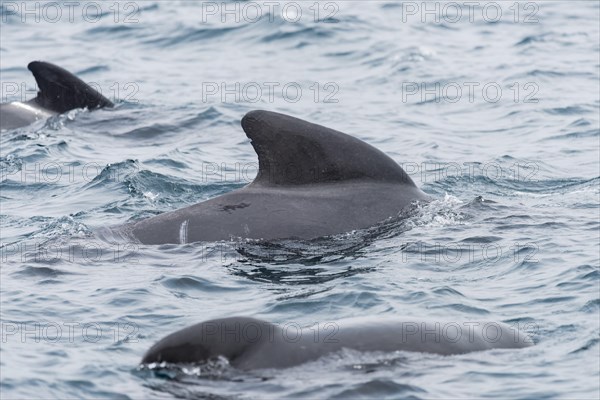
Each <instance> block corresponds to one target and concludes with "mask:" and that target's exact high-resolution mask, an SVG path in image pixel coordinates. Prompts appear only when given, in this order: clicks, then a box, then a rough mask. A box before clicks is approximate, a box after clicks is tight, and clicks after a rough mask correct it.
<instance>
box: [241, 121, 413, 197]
mask: <svg viewBox="0 0 600 400" xmlns="http://www.w3.org/2000/svg"><path fill="white" fill-rule="evenodd" d="M242 128H243V129H244V132H246V135H247V136H248V138H250V139H251V140H252V146H253V147H254V150H255V151H256V153H257V154H258V164H259V171H258V175H257V177H256V179H255V180H254V182H252V185H261V186H276V185H305V184H314V183H329V182H338V181H347V180H357V179H360V180H370V181H376V182H388V183H399V184H408V185H411V186H415V184H414V182H413V181H412V180H411V179H410V177H409V176H408V175H407V174H406V172H404V170H402V168H401V167H400V166H399V165H398V164H397V163H396V162H395V161H394V160H392V159H391V158H390V157H388V156H387V155H385V154H384V153H383V152H381V151H380V150H378V149H376V148H375V147H373V146H371V145H369V144H367V143H365V142H363V141H361V140H359V139H357V138H354V137H352V136H350V135H347V134H345V133H342V132H338V131H336V130H334V129H330V128H326V127H324V126H321V125H317V124H313V123H310V122H307V121H304V120H301V119H298V118H294V117H291V116H288V115H284V114H279V113H275V112H270V111H262V110H257V111H251V112H249V113H247V114H246V115H245V116H244V118H243V119H242Z"/></svg>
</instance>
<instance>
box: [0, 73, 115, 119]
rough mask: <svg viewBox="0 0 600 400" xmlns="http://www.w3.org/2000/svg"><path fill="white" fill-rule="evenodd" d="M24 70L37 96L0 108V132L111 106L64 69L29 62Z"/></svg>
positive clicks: (6, 104)
mask: <svg viewBox="0 0 600 400" xmlns="http://www.w3.org/2000/svg"><path fill="white" fill-rule="evenodd" d="M27 68H28V69H29V70H30V71H31V72H32V74H33V76H34V78H35V80H36V83H37V85H38V88H39V92H38V94H37V96H36V97H35V98H34V99H32V100H29V101H27V102H23V103H21V102H13V103H2V104H0V129H3V130H4V129H16V128H21V127H24V126H27V125H29V124H31V123H33V122H35V121H37V120H39V119H45V118H48V117H51V116H52V115H56V114H62V113H64V112H67V111H69V110H73V109H76V108H88V109H89V110H93V109H96V108H102V107H112V106H113V103H112V102H111V101H110V100H108V99H107V98H106V97H104V96H102V95H101V94H100V93H98V91H96V90H95V89H94V88H92V87H91V86H89V85H88V84H87V83H85V82H83V81H82V80H81V79H79V78H78V77H76V76H75V75H73V74H72V73H70V72H69V71H67V70H65V69H64V68H61V67H59V66H57V65H54V64H51V63H48V62H44V61H32V62H30V63H29V65H28V66H27Z"/></svg>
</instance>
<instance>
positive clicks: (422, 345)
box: [142, 317, 533, 370]
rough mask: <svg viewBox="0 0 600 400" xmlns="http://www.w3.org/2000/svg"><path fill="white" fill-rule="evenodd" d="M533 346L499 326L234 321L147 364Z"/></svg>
mask: <svg viewBox="0 0 600 400" xmlns="http://www.w3.org/2000/svg"><path fill="white" fill-rule="evenodd" d="M457 326H458V327H460V334H458V332H459V330H458V329H457V328H456V327H457ZM436 332H437V334H436ZM532 344H533V342H532V341H531V340H530V339H529V338H528V337H527V336H525V335H524V334H523V333H521V332H519V331H518V330H514V329H512V328H511V327H509V326H508V325H505V324H502V323H497V322H478V323H476V322H463V323H457V322H439V321H437V322H434V321H425V320H420V319H417V318H412V317H406V318H399V317H395V318H391V319H390V318H386V319H384V318H381V317H369V318H358V319H349V320H340V321H337V322H330V323H325V324H320V325H319V326H318V327H315V326H313V327H309V328H303V329H301V330H298V325H297V324H294V325H288V326H287V327H285V326H284V328H281V327H279V326H277V325H274V324H271V323H269V322H266V321H261V320H258V319H254V318H247V317H231V318H223V319H215V320H211V321H206V322H202V323H199V324H196V325H193V326H190V327H188V328H185V329H182V330H180V331H177V332H175V333H172V334H170V335H168V336H166V337H165V338H163V339H162V340H160V341H159V342H157V343H156V344H155V345H154V346H152V347H151V348H150V349H149V350H148V352H147V353H146V354H145V355H144V357H143V359H142V364H150V363H162V362H167V363H173V364H176V363H202V362H206V361H209V360H211V359H214V358H216V357H219V356H222V357H225V358H227V360H228V361H229V363H230V365H232V366H233V367H235V368H238V369H241V370H252V369H261V368H287V367H293V366H296V365H300V364H303V363H305V362H309V361H314V360H316V359H318V358H319V357H321V356H324V355H326V354H329V353H332V352H336V351H339V350H341V349H342V348H346V349H351V350H356V351H382V352H393V351H411V352H422V353H433V354H440V355H453V354H464V353H468V352H473V351H483V350H489V349H518V348H524V347H528V346H531V345H532Z"/></svg>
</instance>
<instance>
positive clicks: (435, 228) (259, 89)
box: [0, 0, 600, 399]
mask: <svg viewBox="0 0 600 400" xmlns="http://www.w3.org/2000/svg"><path fill="white" fill-rule="evenodd" d="M0 14H1V15H0V16H1V18H2V19H1V29H0V37H1V39H0V73H1V79H0V80H1V82H2V102H6V101H14V100H27V99H30V98H32V97H34V96H35V91H36V89H35V83H34V80H33V77H32V76H31V75H30V73H29V71H28V70H27V68H26V66H27V64H28V62H30V61H33V60H44V61H49V62H53V63H56V64H58V65H61V66H63V67H64V68H66V69H68V70H70V71H72V72H74V73H76V74H77V75H78V76H80V77H81V78H82V79H84V80H85V81H87V82H89V83H92V84H94V85H95V86H96V87H97V88H99V89H100V90H101V91H102V93H103V94H104V95H106V96H107V97H109V98H111V99H112V100H114V102H115V103H116V107H115V108H114V109H105V110H99V111H95V112H88V111H87V110H74V111H72V112H69V113H67V114H65V115H61V116H57V117H53V118H51V119H50V120H48V121H39V122H37V123H35V124H33V125H31V126H28V127H25V128H22V129H17V130H12V131H4V132H2V133H1V135H0V137H1V139H0V171H1V177H0V178H1V180H0V189H1V193H0V199H1V207H0V208H1V210H0V214H1V216H0V222H1V246H2V247H1V250H2V254H1V256H2V267H1V268H0V278H1V280H0V295H1V311H0V317H1V325H2V329H1V332H2V341H1V343H0V345H1V347H0V375H1V378H0V380H1V382H0V385H1V386H0V390H1V397H2V398H3V399H13V398H132V399H138V398H173V397H177V398H213V399H214V398H282V397H290V398H378V399H381V398H414V399H417V398H536V399H554V398H577V399H584V398H585V399H598V398H599V396H600V386H599V378H600V361H599V360H600V345H599V335H600V287H599V282H600V281H599V278H600V273H599V258H600V257H599V251H600V249H599V239H600V235H599V228H600V221H599V218H600V217H599V210H598V208H599V200H600V199H599V195H600V190H599V183H600V171H599V168H600V164H599V157H600V154H599V151H600V150H599V149H600V129H599V126H600V125H599V121H600V118H599V110H600V76H599V72H600V58H599V57H600V56H599V54H600V48H599V47H600V32H599V30H600V28H599V26H600V24H599V21H600V6H599V3H598V2H597V1H582V2H570V1H569V2H567V1H564V2H560V1H539V2H512V1H507V2H504V1H503V2H499V1H498V2H474V3H468V2H455V3H444V2H441V3H433V2H430V3H427V4H425V3H422V2H403V3H400V2H393V1H386V2H381V1H369V2H358V1H356V2H338V1H329V2H326V1H324V2H316V3H315V2H312V1H310V2H300V1H297V2H277V1H276V2H271V3H268V2H235V3H231V2H228V3H224V2H220V1H219V2H191V1H189V2H166V1H160V2H159V1H131V2H70V3H69V2H66V3H64V2H27V3H25V2H14V1H4V0H3V1H2V2H1V6H0ZM252 109H267V110H272V111H278V112H283V113H287V114H291V115H294V116H297V117H300V118H303V119H307V120H310V121H313V122H317V123H320V124H322V125H326V126H328V127H332V128H335V129H338V130H341V131H344V132H347V133H349V134H352V135H354V136H357V137H359V138H361V139H363V140H365V141H367V142H369V143H371V144H373V145H375V146H376V147H378V148H380V149H382V150H383V151H385V152H386V153H387V154H389V155H390V156H391V157H393V158H394V159H395V160H396V161H397V162H398V163H400V164H401V165H403V166H404V168H405V170H406V171H407V172H409V174H410V175H411V176H412V177H413V179H414V181H415V182H416V183H417V184H418V185H419V186H420V187H421V188H422V189H423V190H424V191H425V192H427V193H428V194H429V195H431V196H432V197H433V198H434V201H433V202H432V203H430V204H424V205H419V206H418V207H417V208H416V209H415V212H414V213H412V214H411V216H410V217H409V218H408V219H406V220H403V221H399V222H395V223H391V224H383V225H379V226H376V227H373V228H372V229H368V230H365V231H356V232H349V233H346V234H342V235H337V236H334V237H328V238H321V239H317V240H314V241H309V242H298V241H277V242H272V243H264V242H246V241H243V240H232V241H230V242H222V243H196V244H186V245H164V246H142V245H136V244H127V243H125V244H124V243H113V242H111V241H108V240H107V239H106V238H103V237H100V236H98V234H97V232H98V229H99V228H102V227H104V226H112V225H118V224H121V223H124V222H126V221H132V220H135V219H139V218H143V217H148V216H151V215H155V214H158V213H161V212H165V211H169V210H174V209H178V208H181V207H184V206H186V205H190V204H194V203H197V202H200V201H202V200H205V199H208V198H211V197H214V196H217V195H219V194H222V193H226V192H228V191H231V190H234V189H236V188H239V187H242V186H243V185H245V184H247V183H248V182H250V181H251V180H252V179H253V178H254V175H255V174H256V169H257V159H256V155H255V153H254V151H253V149H252V147H251V145H250V143H249V140H248V139H247V138H246V136H245V135H244V133H243V131H242V130H241V128H240V125H239V123H240V119H241V118H242V116H243V115H244V114H245V113H246V112H248V111H249V110H252ZM234 315H244V316H253V317H257V318H261V319H265V320H268V321H271V322H275V323H281V324H286V323H294V324H298V325H299V326H309V325H311V324H313V323H315V322H320V323H323V322H328V321H336V320H338V319H340V318H344V317H360V316H367V315H368V316H380V317H381V318H382V319H386V318H392V317H395V316H408V317H418V318H428V319H434V320H435V319H436V318H439V319H444V320H448V319H451V320H456V321H469V320H492V321H503V322H505V323H508V324H511V325H513V326H517V327H518V328H519V329H521V330H522V331H523V332H525V333H526V334H527V335H529V336H530V337H531V338H532V339H533V340H534V342H535V346H533V347H531V348H527V349H520V350H503V351H488V352H480V353H471V354H466V355H460V356H447V357H443V356H436V355H424V354H418V353H393V354H385V353H358V352H352V351H343V352H340V353H336V354H333V355H329V356H326V357H323V358H321V359H319V360H317V361H314V362H311V363H308V364H304V365H300V366H297V367H294V368H290V369H284V370H260V371H253V372H251V373H248V372H240V371H237V370H235V369H233V368H231V367H229V366H228V365H227V363H226V362H224V361H222V360H221V361H220V362H218V363H216V364H215V365H209V366H202V367H201V368H180V369H177V368H171V369H165V368H163V369H160V368H158V369H153V370H148V369H144V368H139V367H138V364H139V361H140V359H141V357H142V355H143V354H144V352H145V351H146V350H147V349H148V348H149V347H150V346H151V345H152V344H153V343H155V342H156V341H157V340H159V339H160V338H162V337H163V336H164V335H166V334H169V333H171V332H173V331H175V330H178V329H181V328H183V327H186V326H189V325H192V324H194V323H197V322H201V321H204V320H208V319H212V318H220V317H226V316H234Z"/></svg>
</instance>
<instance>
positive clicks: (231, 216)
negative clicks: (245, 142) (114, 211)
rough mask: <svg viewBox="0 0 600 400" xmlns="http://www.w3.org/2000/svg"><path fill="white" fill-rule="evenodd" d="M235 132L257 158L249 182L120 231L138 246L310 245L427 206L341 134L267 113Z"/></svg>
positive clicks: (372, 152) (391, 166) (395, 171)
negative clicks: (237, 241)
mask: <svg viewBox="0 0 600 400" xmlns="http://www.w3.org/2000/svg"><path fill="white" fill-rule="evenodd" d="M242 128H243V129H244V132H245V133H246V135H247V136H248V138H250V139H251V141H252V146H253V147H254V150H255V151H256V153H257V154H258V164H259V171H258V175H257V176H256V178H255V179H254V181H253V182H252V183H250V184H249V185H248V186H246V187H244V188H241V189H238V190H235V191H232V192H230V193H227V194H225V195H222V196H219V197H216V198H213V199H210V200H208V201H205V202H202V203H198V204H195V205H193V206H190V207H187V208H183V209H180V210H176V211H172V212H167V213H164V214H160V215H157V216H155V217H151V218H148V219H145V220H141V221H137V222H133V223H130V224H127V225H126V226H124V227H122V228H121V229H120V230H121V231H122V232H125V233H126V235H129V236H133V237H134V238H135V239H136V240H138V241H139V242H141V243H144V244H164V243H188V242H197V241H218V240H229V239H231V238H250V239H265V240H272V239H285V238H290V239H312V238H316V237H320V236H326V235H332V234H338V233H344V232H349V231H352V230H355V229H362V228H368V227H370V226H373V225H375V224H376V223H378V222H381V221H383V220H385V219H387V218H389V217H393V216H396V215H398V214H399V212H400V211H402V210H403V209H404V208H405V207H407V206H408V205H410V204H411V203H412V202H414V201H417V200H420V201H427V200H428V199H429V198H428V196H427V195H426V194H425V193H423V192H422V191H421V190H420V189H419V188H418V187H417V186H416V185H415V184H414V182H413V181H412V179H410V177H409V176H408V175H407V174H406V172H404V171H403V170H402V168H401V167H400V166H399V165H398V164H397V163H396V162H395V161H394V160H392V159H391V158H390V157H388V156H387V155H385V154H384V153H383V152H381V151H380V150H378V149H376V148H375V147H373V146H371V145H369V144H367V143H365V142H363V141H361V140H359V139H357V138H355V137H352V136H350V135H347V134H345V133H342V132H338V131H335V130H333V129H329V128H326V127H324V126H321V125H317V124H313V123H310V122H307V121H303V120H301V119H298V118H294V117H291V116H288V115H284V114H279V113H275V112H269V111H251V112H249V113H248V114H246V115H245V116H244V118H243V119H242Z"/></svg>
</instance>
